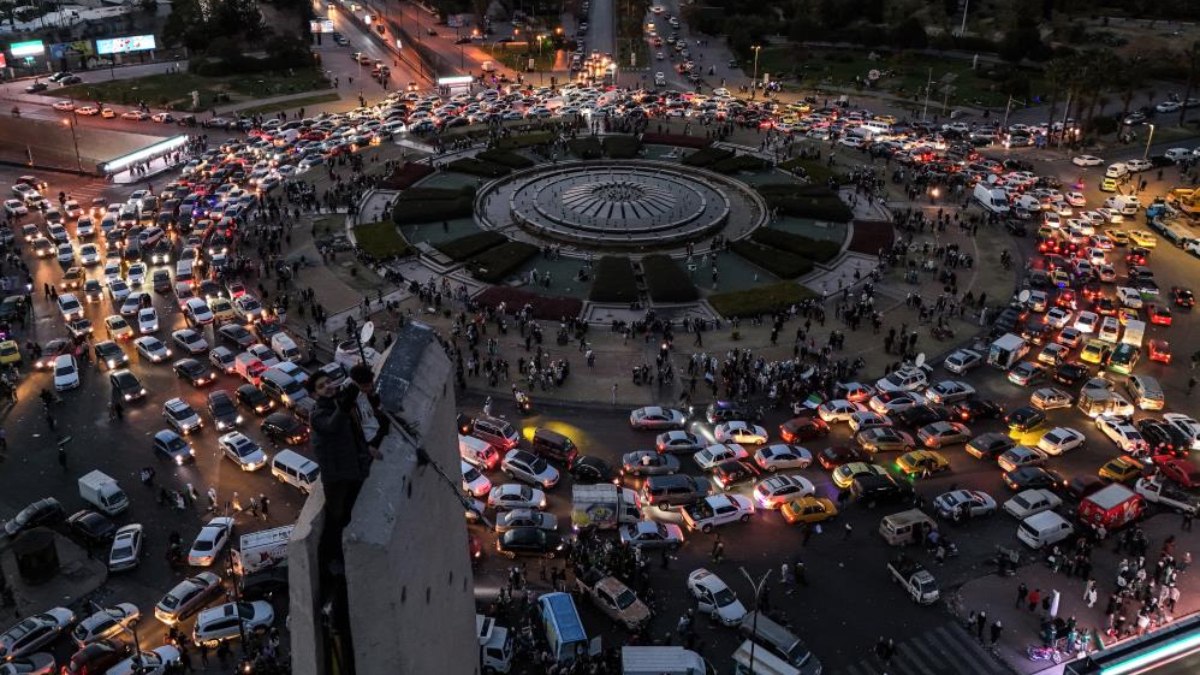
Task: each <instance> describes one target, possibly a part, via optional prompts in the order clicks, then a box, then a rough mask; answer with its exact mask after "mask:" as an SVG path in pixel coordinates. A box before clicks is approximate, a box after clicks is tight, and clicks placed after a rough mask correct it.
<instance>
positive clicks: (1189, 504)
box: [1133, 477, 1200, 516]
mask: <svg viewBox="0 0 1200 675" xmlns="http://www.w3.org/2000/svg"><path fill="white" fill-rule="evenodd" d="M1133 489H1134V491H1135V492H1137V493H1138V494H1139V495H1141V496H1142V498H1143V499H1145V500H1146V501H1148V502H1150V503H1152V504H1159V505H1160V506H1163V507H1166V508H1168V509H1174V510H1175V511H1177V512H1179V513H1190V514H1192V515H1193V516H1194V515H1196V513H1197V511H1200V504H1198V503H1197V502H1196V499H1195V498H1194V497H1192V496H1191V495H1190V494H1188V493H1187V492H1184V491H1183V490H1181V489H1179V488H1177V487H1175V486H1174V485H1171V484H1170V483H1165V482H1163V481H1162V480H1161V479H1160V480H1155V479H1153V478H1149V477H1147V478H1139V479H1138V480H1137V483H1136V484H1135V485H1134V488H1133Z"/></svg>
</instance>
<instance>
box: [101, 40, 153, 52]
mask: <svg viewBox="0 0 1200 675" xmlns="http://www.w3.org/2000/svg"><path fill="white" fill-rule="evenodd" d="M154 48H155V44H154V36H153V35H131V36H129V37H119V38H111V39H108V40H96V53H97V54H102V55H103V54H128V53H129V52H144V51H148V50H151V49H154Z"/></svg>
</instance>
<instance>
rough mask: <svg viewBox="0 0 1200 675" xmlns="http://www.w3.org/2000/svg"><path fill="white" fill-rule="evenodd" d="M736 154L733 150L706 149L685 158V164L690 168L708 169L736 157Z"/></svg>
mask: <svg viewBox="0 0 1200 675" xmlns="http://www.w3.org/2000/svg"><path fill="white" fill-rule="evenodd" d="M734 154H735V153H734V152H733V151H732V150H725V149H724V148H713V147H708V148H704V149H703V150H697V151H696V152H693V153H691V154H690V155H688V156H687V157H684V158H683V163H684V164H686V165H688V166H699V167H708V166H712V165H713V164H716V163H717V162H721V161H724V160H727V159H730V158H732V157H733V156H734Z"/></svg>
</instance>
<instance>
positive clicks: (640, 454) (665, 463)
mask: <svg viewBox="0 0 1200 675" xmlns="http://www.w3.org/2000/svg"><path fill="white" fill-rule="evenodd" d="M676 471H679V458H678V457H675V456H674V455H668V454H662V455H660V454H659V453H658V452H656V451H654V450H634V451H633V452H627V453H625V456H623V457H622V458H621V473H623V474H626V475H629V476H662V475H666V474H672V473H675V472H676Z"/></svg>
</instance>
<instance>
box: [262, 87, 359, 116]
mask: <svg viewBox="0 0 1200 675" xmlns="http://www.w3.org/2000/svg"><path fill="white" fill-rule="evenodd" d="M341 98H342V97H341V96H338V95H337V93H335V92H332V91H331V92H329V93H327V94H313V95H312V96H301V97H299V98H293V99H291V100H288V101H280V102H279V103H267V104H265V105H254V106H250V107H249V108H242V109H241V110H239V111H238V114H239V115H258V114H263V115H265V114H268V113H275V112H279V111H280V110H294V109H296V108H307V107H309V106H314V105H320V104H321V103H333V102H334V101H340V100H341Z"/></svg>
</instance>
